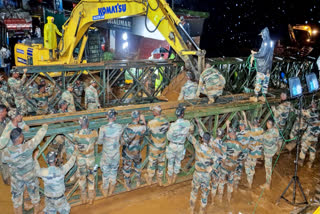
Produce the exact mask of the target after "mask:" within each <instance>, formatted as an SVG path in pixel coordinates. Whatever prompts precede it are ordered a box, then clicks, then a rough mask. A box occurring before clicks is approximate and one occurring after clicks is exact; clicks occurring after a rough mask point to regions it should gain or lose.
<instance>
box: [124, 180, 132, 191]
mask: <svg viewBox="0 0 320 214" xmlns="http://www.w3.org/2000/svg"><path fill="white" fill-rule="evenodd" d="M124 187H125V188H126V190H127V191H130V190H131V187H130V182H129V180H125V181H124Z"/></svg>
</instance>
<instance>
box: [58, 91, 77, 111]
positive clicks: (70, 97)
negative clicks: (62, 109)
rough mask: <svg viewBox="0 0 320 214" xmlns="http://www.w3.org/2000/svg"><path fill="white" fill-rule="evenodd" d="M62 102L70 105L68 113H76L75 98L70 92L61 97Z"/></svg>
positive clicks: (65, 92)
mask: <svg viewBox="0 0 320 214" xmlns="http://www.w3.org/2000/svg"><path fill="white" fill-rule="evenodd" d="M61 100H64V101H66V102H67V103H68V111H69V112H75V111H76V107H75V105H74V98H73V95H72V94H71V92H70V91H68V90H66V91H64V92H63V93H62V95H61Z"/></svg>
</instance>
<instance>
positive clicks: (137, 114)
mask: <svg viewBox="0 0 320 214" xmlns="http://www.w3.org/2000/svg"><path fill="white" fill-rule="evenodd" d="M131 117H132V118H134V119H137V118H139V117H140V112H139V111H137V110H134V111H133V112H131Z"/></svg>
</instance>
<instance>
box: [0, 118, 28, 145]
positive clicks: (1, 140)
mask: <svg viewBox="0 0 320 214" xmlns="http://www.w3.org/2000/svg"><path fill="white" fill-rule="evenodd" d="M25 125H26V123H25V122H24V121H22V122H21V123H19V124H18V127H19V128H21V129H23V128H24V127H25ZM18 127H15V126H14V125H13V123H12V121H9V122H8V123H7V125H6V127H5V128H4V130H3V132H2V135H1V137H0V150H2V149H4V148H6V147H8V146H12V145H13V143H12V141H11V139H10V133H11V131H12V130H13V129H15V128H18Z"/></svg>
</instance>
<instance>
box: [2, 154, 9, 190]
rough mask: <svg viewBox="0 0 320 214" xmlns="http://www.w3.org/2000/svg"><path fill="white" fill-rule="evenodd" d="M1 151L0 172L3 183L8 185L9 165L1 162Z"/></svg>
mask: <svg viewBox="0 0 320 214" xmlns="http://www.w3.org/2000/svg"><path fill="white" fill-rule="evenodd" d="M1 160H2V152H1V151H0V173H1V177H2V180H3V183H5V184H6V185H10V171H9V165H8V164H6V163H2V161H1Z"/></svg>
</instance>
